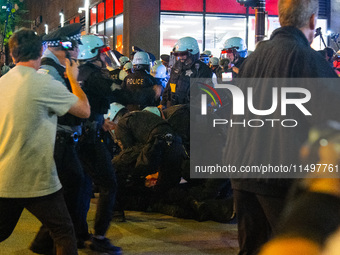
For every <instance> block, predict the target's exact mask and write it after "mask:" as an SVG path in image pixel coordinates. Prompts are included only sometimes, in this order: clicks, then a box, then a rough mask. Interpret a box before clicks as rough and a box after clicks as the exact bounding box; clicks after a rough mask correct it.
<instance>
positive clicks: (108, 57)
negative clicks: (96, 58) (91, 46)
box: [99, 46, 120, 70]
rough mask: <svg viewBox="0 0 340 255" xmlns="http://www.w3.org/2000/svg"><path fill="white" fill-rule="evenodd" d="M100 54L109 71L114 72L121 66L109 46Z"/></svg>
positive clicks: (100, 50) (101, 49)
mask: <svg viewBox="0 0 340 255" xmlns="http://www.w3.org/2000/svg"><path fill="white" fill-rule="evenodd" d="M99 53H100V55H101V60H102V61H103V62H104V64H105V66H106V68H107V69H109V70H112V69H116V68H118V67H119V66H120V63H119V61H118V59H117V57H116V56H115V55H114V54H113V53H112V51H111V49H110V47H109V46H107V47H104V48H100V49H99Z"/></svg>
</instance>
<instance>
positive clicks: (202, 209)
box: [191, 200, 210, 222]
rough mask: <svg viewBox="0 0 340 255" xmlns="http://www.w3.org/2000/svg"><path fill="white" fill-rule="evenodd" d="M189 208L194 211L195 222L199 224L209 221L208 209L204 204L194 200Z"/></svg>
mask: <svg viewBox="0 0 340 255" xmlns="http://www.w3.org/2000/svg"><path fill="white" fill-rule="evenodd" d="M191 208H192V209H193V211H194V218H195V220H197V221H199V222H202V221H207V220H210V209H209V206H208V205H207V204H206V203H205V202H198V201H196V200H194V201H193V202H192V204H191Z"/></svg>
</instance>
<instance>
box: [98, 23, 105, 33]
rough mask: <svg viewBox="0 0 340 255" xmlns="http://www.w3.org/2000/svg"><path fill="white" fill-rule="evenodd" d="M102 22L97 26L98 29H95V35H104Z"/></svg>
mask: <svg viewBox="0 0 340 255" xmlns="http://www.w3.org/2000/svg"><path fill="white" fill-rule="evenodd" d="M104 32H105V31H104V22H103V23H100V24H98V28H97V34H99V35H104Z"/></svg>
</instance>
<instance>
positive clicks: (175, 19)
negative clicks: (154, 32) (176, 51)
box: [160, 14, 203, 54]
mask: <svg viewBox="0 0 340 255" xmlns="http://www.w3.org/2000/svg"><path fill="white" fill-rule="evenodd" d="M160 34H161V38H160V44H161V45H160V54H169V53H170V52H171V51H172V49H173V47H174V45H175V43H176V42H177V40H178V39H180V38H182V37H186V36H191V37H193V38H195V39H196V40H197V42H198V46H199V47H200V50H201V51H202V46H203V45H202V44H203V16H202V15H168V14H163V15H161V27H160Z"/></svg>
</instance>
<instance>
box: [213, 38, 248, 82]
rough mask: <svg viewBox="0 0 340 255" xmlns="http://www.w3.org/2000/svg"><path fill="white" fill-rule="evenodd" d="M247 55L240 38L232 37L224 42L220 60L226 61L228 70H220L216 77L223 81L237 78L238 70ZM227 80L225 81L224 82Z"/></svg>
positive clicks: (245, 46)
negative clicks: (227, 61)
mask: <svg viewBox="0 0 340 255" xmlns="http://www.w3.org/2000/svg"><path fill="white" fill-rule="evenodd" d="M247 54H248V51H247V45H246V44H245V42H244V40H243V39H242V38H240V37H232V38H229V39H228V40H226V41H225V43H224V47H223V50H222V51H221V60H222V59H228V60H229V64H228V69H227V70H225V68H224V69H223V70H222V69H220V70H219V72H218V75H217V77H218V78H222V81H223V79H224V80H225V81H231V80H232V79H233V78H236V77H237V74H238V72H239V68H240V66H241V65H242V63H243V61H244V60H245V59H246V57H247ZM226 79H227V80H226Z"/></svg>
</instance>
